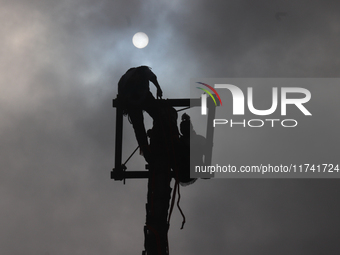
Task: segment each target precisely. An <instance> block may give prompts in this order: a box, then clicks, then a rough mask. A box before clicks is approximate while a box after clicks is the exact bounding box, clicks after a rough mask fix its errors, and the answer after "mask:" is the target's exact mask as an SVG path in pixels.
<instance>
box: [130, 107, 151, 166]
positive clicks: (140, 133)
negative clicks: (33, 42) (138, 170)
mask: <svg viewBox="0 0 340 255" xmlns="http://www.w3.org/2000/svg"><path fill="white" fill-rule="evenodd" d="M129 116H130V119H131V122H132V126H133V129H134V131H135V135H136V139H137V142H138V145H139V147H140V148H141V150H142V152H143V155H144V157H145V159H146V161H149V160H150V158H149V148H148V145H149V143H148V139H147V136H146V131H145V126H144V117H143V111H142V110H141V109H138V108H133V109H129Z"/></svg>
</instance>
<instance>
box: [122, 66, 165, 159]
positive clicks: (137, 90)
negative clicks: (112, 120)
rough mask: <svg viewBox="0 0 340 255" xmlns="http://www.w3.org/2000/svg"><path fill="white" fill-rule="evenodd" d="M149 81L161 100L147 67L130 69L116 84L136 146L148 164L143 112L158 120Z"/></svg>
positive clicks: (152, 75)
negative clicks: (132, 130) (134, 136)
mask: <svg viewBox="0 0 340 255" xmlns="http://www.w3.org/2000/svg"><path fill="white" fill-rule="evenodd" d="M149 81H151V82H152V83H153V84H154V85H155V86H156V88H157V98H162V96H163V92H162V89H161V87H160V86H159V84H158V81H157V76H156V75H155V74H154V73H153V72H152V71H151V68H150V67H148V66H139V67H133V68H130V69H129V70H128V71H127V72H126V73H125V74H124V75H123V76H122V77H121V78H120V80H119V82H118V98H119V102H120V104H121V106H122V108H123V112H124V114H127V115H128V116H129V118H130V121H131V123H132V126H133V129H134V131H135V135H136V139H137V142H138V145H139V147H140V149H141V154H143V156H144V158H145V160H146V161H148V162H150V160H151V155H150V149H149V143H148V139H147V135H146V131H145V126H144V117H143V111H146V112H147V113H148V114H149V115H150V116H151V117H152V119H153V120H154V121H155V120H157V119H158V118H159V109H158V107H157V105H156V100H155V98H154V96H153V95H152V93H151V92H150V86H149Z"/></svg>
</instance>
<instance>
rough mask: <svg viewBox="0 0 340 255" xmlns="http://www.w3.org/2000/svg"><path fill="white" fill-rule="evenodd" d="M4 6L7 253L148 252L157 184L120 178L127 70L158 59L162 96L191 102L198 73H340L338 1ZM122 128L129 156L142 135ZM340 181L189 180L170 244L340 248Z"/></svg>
mask: <svg viewBox="0 0 340 255" xmlns="http://www.w3.org/2000/svg"><path fill="white" fill-rule="evenodd" d="M0 3H1V8H0V21H1V26H0V35H1V38H2V40H1V41H0V45H1V47H0V54H1V55H0V56H1V59H0V71H1V76H0V86H1V93H0V106H1V109H2V110H1V111H0V139H1V143H0V151H1V157H0V165H1V171H0V190H1V192H0V196H1V198H0V208H1V210H0V219H1V228H0V251H1V254H32V255H33V254H34V255H35V254H44V255H46V254H49V255H54V254H75V255H83V254H117V255H125V254H141V251H142V250H143V242H144V236H143V225H144V222H145V209H144V208H145V207H144V205H145V202H146V181H145V180H130V181H127V184H126V185H125V186H124V185H123V184H122V183H121V182H115V181H113V180H111V179H110V171H111V169H112V167H113V162H114V159H113V155H114V142H115V141H114V129H115V111H114V109H113V108H112V107H111V101H112V98H114V97H115V96H116V94H117V87H116V84H117V82H118V80H119V78H120V76H121V75H122V74H123V73H124V72H125V71H126V70H127V69H128V68H130V67H132V66H136V65H142V64H145V65H150V66H151V67H152V68H153V71H154V72H155V73H156V74H157V76H158V79H159V82H160V84H161V86H162V88H163V92H164V97H165V98H178V97H190V92H189V82H190V78H192V77H338V70H339V67H340V56H339V55H340V53H339V50H338V45H339V42H340V36H339V31H340V23H339V15H338V13H339V10H340V4H339V3H337V2H334V1H323V2H322V3H321V2H319V1H305V0H303V1H299V2H298V3H296V2H295V1H270V2H268V1H256V2H254V1H237V2H236V1H215V2H211V1H206V0H200V1H180V0H175V1H165V0H163V1H150V0H147V1H123V0H116V1H108V0H102V1H93V0H88V1H80V0H78V1H77V0H72V1H69V0H68V1H66V0H64V1H51V0H44V1H38V0H28V1H23V0H18V1H16V0H12V1H5V0H1V1H0ZM276 12H287V16H285V17H282V18H281V20H280V21H279V20H277V19H276V18H275V14H276ZM139 31H143V32H145V33H146V34H148V36H149V39H150V43H149V45H148V46H147V47H146V48H145V49H142V50H140V49H137V48H135V47H134V46H133V45H132V42H131V40H132V36H133V35H134V34H135V33H136V32H139ZM330 96H331V95H330ZM337 117H338V116H334V118H335V119H336V118H337ZM124 124H125V126H124V137H123V139H124V140H123V141H124V150H123V151H124V157H125V158H126V157H127V156H128V155H129V153H131V152H132V151H133V149H134V148H135V147H136V144H137V143H136V141H135V139H134V135H133V132H132V128H131V125H130V124H129V123H128V122H127V121H126V120H125V123H124ZM326 131H327V129H326V127H325V131H324V132H326ZM336 149H337V148H333V152H332V153H334V150H336ZM326 152H327V148H325V153H326ZM143 165H144V162H143V159H142V158H141V157H139V156H136V157H134V158H133V160H131V162H129V164H128V168H129V169H130V170H142V169H143ZM339 185H340V182H339V181H338V180H308V179H305V180H294V179H293V180H287V179H286V180H282V179H281V180H265V179H262V180H199V181H198V182H197V183H195V185H192V186H189V187H186V188H183V189H182V203H181V204H182V208H183V210H184V212H185V214H186V217H187V224H186V226H185V228H184V229H183V230H180V229H179V228H180V223H181V217H180V215H179V213H178V211H177V210H175V212H174V214H173V218H172V223H171V228H170V231H169V239H170V252H171V254H183V255H191V254H196V255H197V254H241V255H243V254H321V253H323V254H335V253H336V251H339V249H340V247H339V244H338V239H339V236H340V233H339V232H340V230H339V229H340V220H339V217H338V215H339V213H340V205H339V203H338V201H339V198H340V197H339V196H340V195H339V191H340V187H339Z"/></svg>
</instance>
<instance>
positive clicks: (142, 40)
mask: <svg viewBox="0 0 340 255" xmlns="http://www.w3.org/2000/svg"><path fill="white" fill-rule="evenodd" d="M132 43H133V45H135V46H136V47H137V48H138V49H142V48H144V47H146V46H147V45H148V43H149V37H148V36H147V35H146V34H145V33H143V32H138V33H136V34H135V35H134V36H133V37H132Z"/></svg>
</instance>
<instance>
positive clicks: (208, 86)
mask: <svg viewBox="0 0 340 255" xmlns="http://www.w3.org/2000/svg"><path fill="white" fill-rule="evenodd" d="M196 83H198V84H202V85H204V86H206V87H207V88H209V89H211V90H212V91H213V92H214V93H215V95H216V96H217V98H218V100H219V101H220V103H221V105H222V101H221V98H220V95H219V94H218V93H217V91H216V90H215V89H214V88H213V87H211V86H210V85H208V84H205V83H203V82H196ZM197 88H198V89H201V90H203V91H204V92H206V93H207V94H208V95H209V96H210V97H211V98H212V99H213V100H214V103H215V106H217V103H216V100H215V97H214V96H213V95H212V94H211V93H210V92H209V91H208V90H206V89H202V88H200V87H197Z"/></svg>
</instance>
